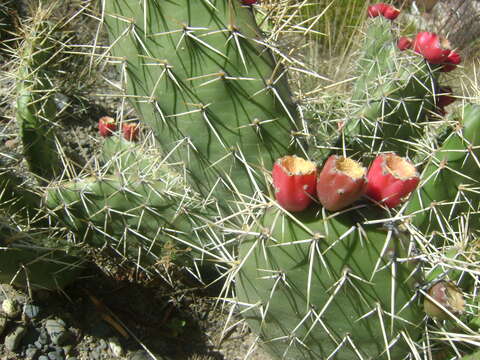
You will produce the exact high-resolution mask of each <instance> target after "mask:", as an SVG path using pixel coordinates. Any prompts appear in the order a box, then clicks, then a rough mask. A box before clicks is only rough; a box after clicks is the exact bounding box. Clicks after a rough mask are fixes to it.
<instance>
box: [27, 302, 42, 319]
mask: <svg viewBox="0 0 480 360" xmlns="http://www.w3.org/2000/svg"><path fill="white" fill-rule="evenodd" d="M23 313H24V314H25V316H26V317H28V318H29V319H35V318H36V317H37V316H38V314H39V313H40V306H38V305H34V304H25V306H24V307H23Z"/></svg>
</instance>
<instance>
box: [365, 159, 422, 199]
mask: <svg viewBox="0 0 480 360" xmlns="http://www.w3.org/2000/svg"><path fill="white" fill-rule="evenodd" d="M367 179H368V184H367V192H366V193H367V195H368V196H369V197H370V198H372V199H373V200H375V201H377V202H379V203H380V204H382V205H385V206H387V207H389V208H393V207H396V206H397V205H398V204H400V203H401V201H402V199H403V198H404V197H406V196H407V195H409V194H410V193H411V192H412V191H413V190H415V188H416V187H417V185H418V183H419V182H420V176H419V174H418V172H417V169H416V168H415V166H414V165H413V164H412V163H411V162H410V161H409V160H407V159H406V158H402V157H400V156H398V155H396V154H394V153H386V154H381V155H379V156H377V157H376V158H375V160H374V161H373V162H372V164H371V166H370V169H369V170H368V174H367Z"/></svg>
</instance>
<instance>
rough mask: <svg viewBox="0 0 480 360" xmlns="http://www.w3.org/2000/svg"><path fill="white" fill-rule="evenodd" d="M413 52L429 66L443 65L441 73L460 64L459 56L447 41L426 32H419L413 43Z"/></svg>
mask: <svg viewBox="0 0 480 360" xmlns="http://www.w3.org/2000/svg"><path fill="white" fill-rule="evenodd" d="M413 48H414V50H415V51H416V52H417V53H419V54H421V55H422V56H423V57H424V58H425V60H427V61H428V62H429V63H430V64H433V65H435V64H444V66H443V67H442V68H441V71H443V72H448V71H452V70H453V69H455V68H456V65H458V64H460V62H461V61H462V58H461V56H460V54H458V53H457V52H455V51H453V50H452V49H451V47H450V43H449V42H448V40H447V39H445V38H442V37H440V36H438V35H437V34H435V33H430V32H427V31H423V32H419V33H418V34H417V36H416V37H415V41H414V43H413Z"/></svg>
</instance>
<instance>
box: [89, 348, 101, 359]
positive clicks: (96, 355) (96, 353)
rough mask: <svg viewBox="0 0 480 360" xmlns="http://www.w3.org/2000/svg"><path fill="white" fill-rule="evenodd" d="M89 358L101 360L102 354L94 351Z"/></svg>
mask: <svg viewBox="0 0 480 360" xmlns="http://www.w3.org/2000/svg"><path fill="white" fill-rule="evenodd" d="M89 358H90V359H92V360H98V359H100V352H98V350H97V349H94V350H92V351H91V352H90V354H89Z"/></svg>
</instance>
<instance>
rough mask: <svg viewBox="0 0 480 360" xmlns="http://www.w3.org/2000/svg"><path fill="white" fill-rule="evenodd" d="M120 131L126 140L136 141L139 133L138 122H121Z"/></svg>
mask: <svg viewBox="0 0 480 360" xmlns="http://www.w3.org/2000/svg"><path fill="white" fill-rule="evenodd" d="M122 133H123V137H124V139H126V140H128V141H137V140H138V135H139V133H140V124H139V123H136V122H131V123H123V124H122Z"/></svg>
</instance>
